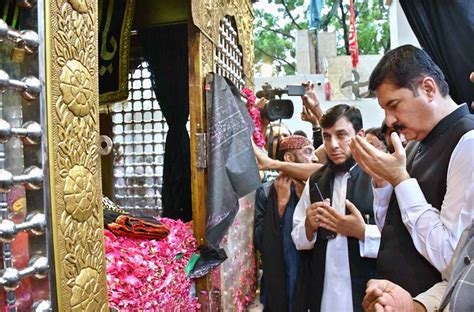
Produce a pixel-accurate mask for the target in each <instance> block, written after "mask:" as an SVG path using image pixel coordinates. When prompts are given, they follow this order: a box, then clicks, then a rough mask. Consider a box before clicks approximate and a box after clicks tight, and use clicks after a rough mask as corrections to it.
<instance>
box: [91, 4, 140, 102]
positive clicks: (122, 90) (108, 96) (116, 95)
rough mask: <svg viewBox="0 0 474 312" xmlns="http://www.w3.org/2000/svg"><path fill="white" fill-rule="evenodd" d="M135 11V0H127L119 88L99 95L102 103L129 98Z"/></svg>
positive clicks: (121, 38) (121, 47) (121, 44)
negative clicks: (131, 39)
mask: <svg viewBox="0 0 474 312" xmlns="http://www.w3.org/2000/svg"><path fill="white" fill-rule="evenodd" d="M134 12H135V0H127V6H126V9H125V17H124V19H125V22H124V23H123V24H122V32H121V33H122V34H127V35H126V36H121V37H120V46H119V47H120V52H121V53H120V65H119V66H120V68H119V89H118V91H110V92H107V93H103V94H100V95H99V102H100V104H106V103H111V102H119V101H124V100H126V99H127V98H128V72H129V61H130V31H131V30H132V22H133V15H134Z"/></svg>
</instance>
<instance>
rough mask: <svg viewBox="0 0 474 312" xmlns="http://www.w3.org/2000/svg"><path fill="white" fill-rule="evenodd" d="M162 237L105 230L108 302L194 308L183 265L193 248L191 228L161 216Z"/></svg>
mask: <svg viewBox="0 0 474 312" xmlns="http://www.w3.org/2000/svg"><path fill="white" fill-rule="evenodd" d="M160 221H161V222H162V223H163V224H165V225H168V226H169V228H170V234H169V236H168V237H167V238H165V239H163V240H145V239H133V238H127V237H124V236H115V235H114V234H113V233H112V232H110V231H108V230H105V253H106V261H107V285H108V296H109V305H110V306H111V307H115V308H117V309H119V310H120V311H136V310H141V311H198V310H199V304H198V302H197V298H190V287H191V280H190V279H187V278H186V274H185V271H184V268H185V267H186V265H187V263H188V260H189V258H190V257H191V254H192V253H193V251H195V249H196V241H195V239H194V237H193V235H192V231H191V230H190V228H188V227H187V226H186V225H185V224H184V223H183V222H181V221H180V220H172V219H167V218H161V219H160Z"/></svg>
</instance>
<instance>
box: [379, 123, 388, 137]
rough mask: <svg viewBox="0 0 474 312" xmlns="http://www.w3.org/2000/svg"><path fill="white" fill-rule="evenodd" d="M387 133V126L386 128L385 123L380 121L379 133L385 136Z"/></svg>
mask: <svg viewBox="0 0 474 312" xmlns="http://www.w3.org/2000/svg"><path fill="white" fill-rule="evenodd" d="M387 131H388V126H387V123H386V122H385V120H384V121H382V125H381V126H380V133H382V134H383V135H385V134H387Z"/></svg>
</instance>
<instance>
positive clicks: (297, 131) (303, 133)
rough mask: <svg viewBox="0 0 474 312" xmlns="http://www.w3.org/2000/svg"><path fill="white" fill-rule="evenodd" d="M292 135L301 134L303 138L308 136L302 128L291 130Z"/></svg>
mask: <svg viewBox="0 0 474 312" xmlns="http://www.w3.org/2000/svg"><path fill="white" fill-rule="evenodd" d="M293 135H301V136H304V137H305V138H307V137H308V136H307V135H306V132H304V131H303V130H296V131H295V132H293Z"/></svg>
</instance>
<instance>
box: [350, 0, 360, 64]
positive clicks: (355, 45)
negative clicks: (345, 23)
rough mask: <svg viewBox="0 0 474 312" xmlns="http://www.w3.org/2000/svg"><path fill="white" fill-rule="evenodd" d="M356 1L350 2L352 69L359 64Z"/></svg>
mask: <svg viewBox="0 0 474 312" xmlns="http://www.w3.org/2000/svg"><path fill="white" fill-rule="evenodd" d="M355 18H356V17H355V12H354V0H351V2H350V23H349V52H350V53H351V57H352V67H353V68H356V67H357V64H359V44H358V43H357V30H356V24H355Z"/></svg>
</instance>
